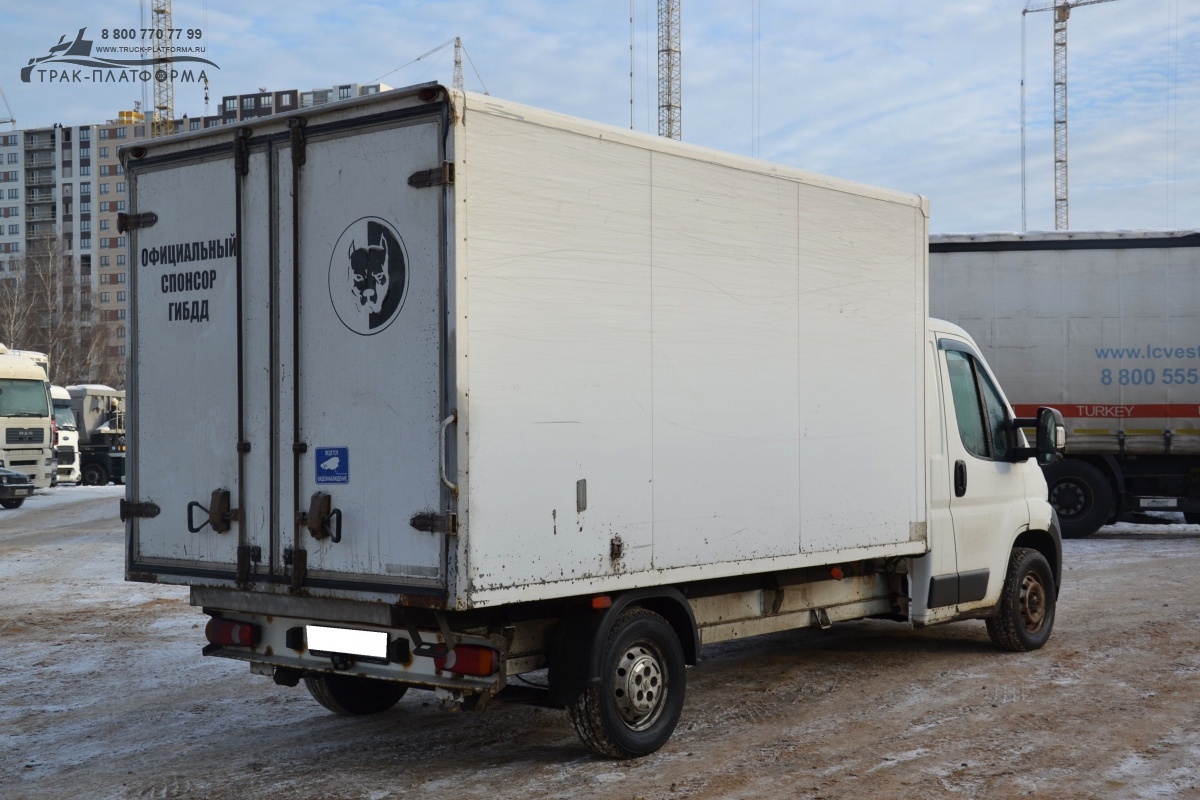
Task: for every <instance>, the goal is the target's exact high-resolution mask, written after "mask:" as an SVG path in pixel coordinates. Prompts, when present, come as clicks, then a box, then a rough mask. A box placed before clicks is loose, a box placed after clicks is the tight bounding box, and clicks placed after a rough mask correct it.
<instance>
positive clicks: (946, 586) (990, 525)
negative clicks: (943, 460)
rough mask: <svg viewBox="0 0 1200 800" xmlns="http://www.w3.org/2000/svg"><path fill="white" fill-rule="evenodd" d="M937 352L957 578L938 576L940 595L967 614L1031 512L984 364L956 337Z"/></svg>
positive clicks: (993, 591) (992, 593)
mask: <svg viewBox="0 0 1200 800" xmlns="http://www.w3.org/2000/svg"><path fill="white" fill-rule="evenodd" d="M938 350H939V352H940V354H941V357H940V359H939V362H940V370H941V372H942V376H941V377H942V385H943V386H944V387H946V390H947V391H946V394H947V395H949V397H950V398H951V402H949V403H947V404H946V416H947V428H948V431H947V434H948V435H947V460H948V462H949V464H948V465H949V466H950V470H949V473H950V474H949V475H948V479H949V481H950V516H951V519H952V521H953V524H954V542H955V552H956V562H957V565H956V566H957V574H956V576H955V578H954V579H953V580H950V581H948V582H947V579H943V581H942V586H941V597H940V600H942V601H950V600H953V603H954V604H957V605H958V607H959V611H966V610H970V609H971V608H974V607H978V606H981V605H986V604H987V603H989V602H994V601H995V598H996V597H997V596H998V595H999V591H1000V588H1001V586H1002V584H1003V581H1004V575H1003V572H1004V567H1005V564H1006V563H1007V554H1008V551H1009V545H1010V543H1011V542H1012V540H1013V538H1014V537H1015V536H1016V535H1017V533H1018V532H1019V531H1020V530H1022V529H1023V528H1025V527H1028V522H1029V509H1028V506H1027V504H1026V502H1025V480H1024V475H1023V473H1022V471H1021V469H1020V465H1019V464H1017V463H1014V462H1013V461H1012V460H1011V457H1012V451H1013V448H1014V446H1015V439H1014V435H1016V436H1019V433H1018V434H1014V433H1013V427H1012V426H1013V422H1012V414H1011V412H1010V411H1009V407H1008V403H1007V401H1006V400H1005V399H1004V396H1003V395H1002V394H1001V393H1000V391H999V389H998V388H997V385H996V381H995V379H994V378H993V377H992V375H991V372H990V371H989V370H988V368H987V364H986V362H984V360H983V358H982V357H981V356H980V355H979V353H978V352H977V351H976V350H975V349H974V348H973V347H972V346H971V345H970V344H969V343H967V342H965V341H963V340H961V339H957V338H954V337H948V336H942V337H940V338H939V339H938ZM956 434H957V435H956ZM935 590H936V587H935ZM939 604H940V605H949V604H950V603H949V602H941V603H939ZM931 605H933V603H931Z"/></svg>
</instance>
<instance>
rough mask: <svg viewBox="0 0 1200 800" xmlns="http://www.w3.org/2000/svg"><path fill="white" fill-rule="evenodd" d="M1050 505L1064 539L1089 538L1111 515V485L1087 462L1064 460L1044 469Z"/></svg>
mask: <svg viewBox="0 0 1200 800" xmlns="http://www.w3.org/2000/svg"><path fill="white" fill-rule="evenodd" d="M1045 475H1046V487H1047V489H1048V490H1049V492H1048V495H1049V498H1048V499H1049V500H1050V505H1052V506H1054V510H1055V511H1056V512H1058V522H1059V525H1061V526H1062V535H1063V538H1064V539H1079V538H1082V537H1084V536H1091V535H1092V534H1093V533H1095V532H1096V531H1098V530H1100V527H1101V526H1102V525H1104V524H1105V523H1106V522H1108V520H1109V517H1111V516H1112V512H1113V489H1112V484H1110V483H1109V482H1108V478H1106V477H1105V476H1104V473H1103V472H1101V471H1100V470H1098V469H1097V468H1095V467H1093V466H1092V465H1091V464H1089V463H1087V462H1086V461H1078V460H1074V459H1067V460H1065V461H1060V462H1058V463H1057V464H1055V465H1054V466H1052V467H1047V468H1046V470H1045Z"/></svg>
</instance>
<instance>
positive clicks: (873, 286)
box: [127, 92, 926, 608]
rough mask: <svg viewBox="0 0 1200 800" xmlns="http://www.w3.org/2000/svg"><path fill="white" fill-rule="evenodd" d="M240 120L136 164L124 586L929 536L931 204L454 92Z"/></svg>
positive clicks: (773, 553) (469, 573)
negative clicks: (420, 524) (310, 516)
mask: <svg viewBox="0 0 1200 800" xmlns="http://www.w3.org/2000/svg"><path fill="white" fill-rule="evenodd" d="M443 96H445V95H443ZM243 130H244V131H245V135H239V134H235V133H234V132H233V131H227V130H226V131H217V132H213V133H207V134H201V135H198V136H184V137H175V138H173V139H171V140H168V141H167V142H165V143H163V144H162V145H161V146H156V147H153V148H152V149H151V150H150V152H149V153H148V154H145V155H141V154H140V153H139V155H140V156H141V157H140V158H129V159H127V161H128V164H129V171H130V181H131V190H132V193H133V194H132V201H133V202H134V203H135V204H136V205H135V207H134V208H133V209H132V212H133V214H134V215H139V214H143V215H144V214H147V213H152V214H155V215H157V221H156V222H155V223H154V224H153V225H150V226H144V227H135V228H134V230H133V256H134V258H135V260H136V262H137V266H136V268H135V270H134V277H133V280H134V294H133V296H134V301H133V303H134V310H133V316H134V322H133V328H134V330H133V336H134V349H133V357H132V365H133V366H132V370H133V374H132V376H131V380H130V385H131V387H132V390H133V392H134V394H135V396H136V400H135V401H134V402H133V404H132V408H133V411H132V414H131V425H130V428H131V430H130V439H131V452H132V453H133V459H132V460H133V464H132V465H131V469H130V477H129V481H130V486H131V490H130V495H131V498H135V499H138V500H140V501H143V502H151V503H153V504H155V505H157V506H158V507H159V508H161V509H162V513H161V515H159V516H157V517H135V518H134V519H133V520H131V525H130V541H131V547H130V561H129V569H130V572H131V573H134V574H137V575H142V576H150V575H153V576H155V577H156V579H158V580H166V581H181V582H186V583H190V584H193V585H214V586H222V585H233V584H234V583H235V582H236V581H235V578H238V577H240V578H242V580H241V582H242V583H246V582H247V581H249V582H251V583H254V584H255V585H256V586H257V587H258V589H259V590H261V591H266V592H274V591H286V590H287V589H288V587H290V586H291V585H292V583H293V575H292V567H293V561H294V558H295V556H296V553H297V552H298V551H305V562H306V563H305V564H303V567H304V568H305V570H306V575H305V576H304V586H305V588H306V590H307V591H309V592H312V593H316V594H320V595H328V596H337V597H347V596H358V595H359V594H361V593H362V592H367V593H372V594H374V595H383V596H386V595H394V594H396V593H401V594H405V595H410V594H411V595H414V596H423V597H425V598H426V600H425V601H423V602H433V603H434V604H435V605H441V604H442V603H443V602H444V603H445V605H446V606H447V607H451V608H453V607H457V608H469V607H476V606H480V605H494V604H498V603H506V602H514V601H524V600H536V599H543V598H547V597H557V596H563V595H567V594H578V593H581V592H585V591H593V590H602V589H603V590H611V589H618V588H630V587H634V586H644V585H652V584H655V583H659V582H664V581H679V580H687V579H691V578H698V577H718V576H721V575H726V574H742V573H746V572H748V571H755V570H758V569H781V568H788V567H797V566H804V565H808V564H813V563H822V562H825V561H829V560H830V559H831V558H835V559H840V560H847V559H852V558H864V557H865V558H869V557H878V556H894V555H900V554H911V553H914V552H920V551H922V549H923V548H924V547H925V546H926V545H925V542H924V536H923V530H924V526H923V523H924V520H925V517H924V513H925V511H924V504H925V486H924V480H925V469H924V466H923V464H924V435H925V434H924V430H923V420H924V413H923V408H924V376H923V369H924V361H923V355H922V341H923V335H924V334H923V331H924V329H925V328H924V319H925V314H926V308H925V299H924V298H925V289H924V281H925V268H926V261H925V254H924V242H925V235H926V212H925V209H924V207H923V202H922V201H921V199H920V198H917V197H914V196H909V195H900V194H894V193H888V192H883V191H880V190H875V189H869V188H866V187H861V186H857V185H854V184H849V183H842V182H838V181H834V180H831V179H828V178H823V177H817V176H812V175H809V174H806V173H801V172H792V171H784V170H781V169H779V168H775V167H770V166H767V165H763V164H761V163H760V162H754V161H750V160H746V159H739V158H736V157H732V156H724V155H720V154H716V153H713V152H710V151H705V150H701V149H699V148H693V147H689V146H686V145H680V144H678V143H676V142H671V141H665V140H662V139H658V138H653V137H648V136H643V135H639V134H635V133H630V132H624V131H618V130H615V129H611V128H607V127H604V126H600V125H585V124H583V123H580V122H579V121H577V120H573V119H569V118H565V117H559V116H556V115H553V114H549V113H547V112H541V111H535V110H533V109H529V108H525V107H521V106H515V105H511V104H504V103H500V102H497V101H494V100H492V99H491V98H487V97H480V96H474V95H469V94H468V95H462V94H458V93H451V94H450V95H449V99H448V100H447V101H445V102H440V103H424V102H422V101H421V100H419V99H418V98H417V97H416V96H415V94H414V93H408V94H405V93H403V92H393V93H389V94H388V95H383V96H379V97H377V98H373V99H371V100H369V101H356V102H351V103H347V104H338V105H337V106H331V107H330V108H329V109H328V110H327V111H322V112H320V113H314V114H309V115H308V118H307V125H306V126H305V127H303V128H295V127H292V128H289V127H288V117H287V116H284V117H280V118H269V119H266V120H262V121H258V122H255V123H254V124H253V125H251V126H248V127H247V128H245V129H243ZM301 148H302V149H303V153H302V154H300V153H299V150H300V149H301ZM298 155H299V157H300V159H299V160H302V162H303V163H302V164H300V165H299V166H296V163H295V162H296V160H297V158H296V157H297V156H298ZM239 169H244V171H245V175H244V177H240V176H239V174H238V170H239ZM425 184H430V185H425ZM239 209H240V224H239V216H238V214H239ZM134 219H135V220H136V219H137V217H136V216H135V217H134ZM239 249H240V264H239V263H238V261H239V259H238V257H237V254H238V250H239ZM239 271H240V273H239ZM239 280H240V289H241V290H240V292H239ZM356 281H358V283H357V284H356ZM371 286H373V287H374V289H372V288H369V287H371ZM372 292H374V293H375V295H376V296H377V298H381V302H374V299H375V298H371V297H367V295H368V294H370V293H372ZM451 418H453V420H454V421H448V420H450V419H451ZM443 421H448V422H447V425H446V426H445V427H443V425H442V423H443ZM239 426H240V428H239ZM443 435H444V437H445V438H444V439H443ZM239 442H242V443H244V444H242V445H241V446H240V448H239ZM239 449H240V450H241V452H239ZM183 453H186V454H187V456H186V457H184V458H181V457H180V456H181V454H183ZM831 464H842V465H845V464H852V465H853V468H852V469H851V470H848V471H839V470H831V469H830V465H831ZM168 465H169V468H168ZM443 471H445V473H446V480H444V481H443V480H442V473H443ZM848 475H850V476H853V479H852V480H848V479H847V476H848ZM219 490H225V491H227V492H228V493H229V494H228V497H229V500H228V503H227V505H228V509H229V510H228V512H227V513H226V514H225V516H226V517H228V521H227V523H226V524H225V525H221V524H220V520H217V524H216V525H215V526H214V525H213V524H209V523H208V520H209V510H210V508H211V507H212V506H213V504H214V502H215V503H216V504H217V505H221V501H214V500H213V499H212V493H213V492H215V491H219ZM319 491H323V492H325V493H326V494H328V495H330V500H331V502H330V510H331V511H332V510H333V509H336V510H337V511H339V512H340V514H338V515H336V516H335V517H330V521H331V523H332V522H334V521H336V523H338V524H339V525H340V530H341V535H340V541H337V542H335V541H333V539H334V538H336V537H335V536H334V535H329V536H325V537H323V538H320V539H318V538H314V536H313V535H312V532H311V531H310V529H308V528H306V527H305V526H304V524H303V523H302V522H298V520H301V519H302V515H303V514H306V513H307V512H308V510H309V507H310V505H311V499H312V496H313V494H314V493H315V492H319ZM214 513H215V512H214ZM420 514H425V515H427V517H429V518H431V519H435V520H437V521H438V522H436V523H431V527H437V528H438V530H437V531H434V532H430V531H423V530H417V529H415V528H414V527H413V525H412V524H411V520H412V519H413V518H414V517H415V516H417V515H420ZM451 514H452V515H454V516H453V517H451V516H450V515H451ZM185 517H186V518H187V519H185ZM222 527H223V528H225V530H223V531H219V530H217V528H222ZM197 528H200V530H196V529H197ZM329 532H330V534H334V533H336V532H335V531H334V530H333V528H332V526H330V527H329ZM317 533H318V534H320V533H321V531H320V530H318V531H317ZM239 548H243V550H242V559H243V567H242V569H243V573H242V574H241V575H240V576H238V575H237V574H236V572H237V569H238V558H239ZM247 561H249V566H247V565H246V562H247Z"/></svg>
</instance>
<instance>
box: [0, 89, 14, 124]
mask: <svg viewBox="0 0 1200 800" xmlns="http://www.w3.org/2000/svg"><path fill="white" fill-rule="evenodd" d="M0 100H3V101H4V110H5V111H7V112H8V116H7V117H0V125H3V124H4V123H6V122H7V123H9V124H11V125H12V126H13V130H16V129H17V121H16V120H15V119H14V118H13V113H12V107H11V106H10V105H9V104H8V98H7V97H5V96H4V87H3V86H0Z"/></svg>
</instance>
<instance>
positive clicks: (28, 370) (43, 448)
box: [0, 345, 54, 489]
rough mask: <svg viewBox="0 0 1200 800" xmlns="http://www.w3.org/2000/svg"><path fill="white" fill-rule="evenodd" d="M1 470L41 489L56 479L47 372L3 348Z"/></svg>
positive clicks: (0, 352) (0, 365)
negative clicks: (26, 478) (8, 471)
mask: <svg viewBox="0 0 1200 800" xmlns="http://www.w3.org/2000/svg"><path fill="white" fill-rule="evenodd" d="M0 429H2V431H3V437H4V438H3V439H0V467H6V468H8V469H11V470H15V471H17V472H20V473H23V474H25V475H28V476H29V480H30V482H31V483H33V485H34V486H36V487H37V488H39V489H47V488H49V487H50V485H51V483H52V482H53V479H54V463H53V462H54V426H53V417H52V416H51V411H50V391H49V384H47V383H46V371H45V370H43V369H42V368H41V367H40V366H38V365H37V364H36V363H34V362H33V361H32V360H30V359H28V358H24V357H22V356H16V355H11V354H9V352H8V348H7V347H5V346H4V345H0Z"/></svg>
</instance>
